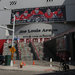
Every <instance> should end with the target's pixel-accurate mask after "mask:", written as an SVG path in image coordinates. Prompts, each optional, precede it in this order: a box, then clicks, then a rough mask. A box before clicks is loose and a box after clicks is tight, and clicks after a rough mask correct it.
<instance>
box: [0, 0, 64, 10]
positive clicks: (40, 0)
mask: <svg viewBox="0 0 75 75" xmlns="http://www.w3.org/2000/svg"><path fill="white" fill-rule="evenodd" d="M10 1H17V4H16V5H10ZM64 2H65V0H53V1H51V2H47V0H2V1H1V2H0V8H2V7H7V8H12V9H19V8H33V7H43V6H56V5H57V6H58V5H63V4H64Z"/></svg>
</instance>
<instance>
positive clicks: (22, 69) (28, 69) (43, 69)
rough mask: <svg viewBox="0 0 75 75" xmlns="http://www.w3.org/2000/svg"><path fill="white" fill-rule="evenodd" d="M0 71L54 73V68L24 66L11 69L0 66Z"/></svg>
mask: <svg viewBox="0 0 75 75" xmlns="http://www.w3.org/2000/svg"><path fill="white" fill-rule="evenodd" d="M0 70H11V71H42V72H43V71H44V72H45V71H49V72H53V71H56V70H57V68H56V67H46V66H36V65H26V66H23V68H20V67H15V66H13V67H11V66H0Z"/></svg>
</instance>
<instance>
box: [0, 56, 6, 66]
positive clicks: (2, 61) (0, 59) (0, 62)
mask: <svg viewBox="0 0 75 75" xmlns="http://www.w3.org/2000/svg"><path fill="white" fill-rule="evenodd" d="M4 60H5V58H4V56H3V55H0V65H2V64H3V63H4Z"/></svg>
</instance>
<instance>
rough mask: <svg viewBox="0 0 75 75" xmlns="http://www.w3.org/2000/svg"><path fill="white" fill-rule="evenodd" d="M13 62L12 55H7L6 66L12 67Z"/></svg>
mask: <svg viewBox="0 0 75 75" xmlns="http://www.w3.org/2000/svg"><path fill="white" fill-rule="evenodd" d="M10 62H11V55H6V56H5V65H6V66H8V65H10Z"/></svg>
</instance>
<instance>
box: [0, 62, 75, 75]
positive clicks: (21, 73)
mask: <svg viewBox="0 0 75 75" xmlns="http://www.w3.org/2000/svg"><path fill="white" fill-rule="evenodd" d="M21 62H22V61H21ZM21 62H20V61H18V62H15V64H14V66H4V65H0V75H10V74H11V75H14V74H15V75H60V74H61V75H75V66H74V65H69V67H70V70H68V71H66V72H65V71H61V70H60V63H59V62H53V63H52V67H50V62H44V61H43V62H40V61H35V64H34V65H33V64H32V63H31V62H29V61H27V62H29V63H27V62H26V64H25V65H23V67H22V68H20V63H21Z"/></svg>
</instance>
